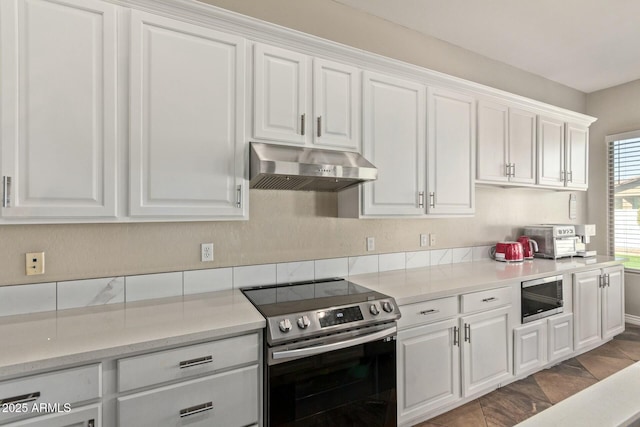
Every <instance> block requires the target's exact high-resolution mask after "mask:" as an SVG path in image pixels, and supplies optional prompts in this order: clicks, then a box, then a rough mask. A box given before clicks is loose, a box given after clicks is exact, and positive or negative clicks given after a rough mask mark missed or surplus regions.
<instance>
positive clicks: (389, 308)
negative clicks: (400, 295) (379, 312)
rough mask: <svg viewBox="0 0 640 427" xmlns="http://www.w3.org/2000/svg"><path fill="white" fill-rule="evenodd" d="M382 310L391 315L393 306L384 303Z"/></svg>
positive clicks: (387, 302)
mask: <svg viewBox="0 0 640 427" xmlns="http://www.w3.org/2000/svg"><path fill="white" fill-rule="evenodd" d="M382 309H383V310H384V311H386V312H387V313H391V312H392V311H393V306H392V305H391V303H390V302H389V301H385V302H383V303H382Z"/></svg>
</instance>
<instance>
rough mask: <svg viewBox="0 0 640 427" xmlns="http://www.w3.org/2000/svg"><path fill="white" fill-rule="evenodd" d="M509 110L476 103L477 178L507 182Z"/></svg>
mask: <svg viewBox="0 0 640 427" xmlns="http://www.w3.org/2000/svg"><path fill="white" fill-rule="evenodd" d="M508 120H509V108H507V106H506V105H502V104H496V103H493V102H487V101H479V102H478V150H477V152H476V153H477V168H478V169H477V178H478V180H481V181H491V182H507V181H509V177H508V173H507V167H508V166H507V164H508V163H509V147H508V141H509V139H508V138H509V126H508V123H509V122H508Z"/></svg>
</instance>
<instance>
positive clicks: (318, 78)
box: [312, 59, 361, 151]
mask: <svg viewBox="0 0 640 427" xmlns="http://www.w3.org/2000/svg"><path fill="white" fill-rule="evenodd" d="M360 106H361V103H360V70H359V69H357V68H355V67H350V66H348V65H343V64H338V63H336V62H331V61H325V60H323V59H314V60H313V112H314V123H313V127H312V128H313V129H314V133H313V141H314V144H317V145H321V146H326V147H328V148H334V149H335V148H339V149H342V150H352V151H360Z"/></svg>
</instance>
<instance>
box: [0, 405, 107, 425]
mask: <svg viewBox="0 0 640 427" xmlns="http://www.w3.org/2000/svg"><path fill="white" fill-rule="evenodd" d="M101 425H102V407H101V405H100V404H94V405H89V406H83V407H80V408H75V409H72V410H70V411H69V412H61V413H54V414H49V415H43V416H40V417H36V418H30V419H28V420H24V421H18V422H15V423H11V424H7V425H6V426H5V427H100V426H101Z"/></svg>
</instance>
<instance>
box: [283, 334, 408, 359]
mask: <svg viewBox="0 0 640 427" xmlns="http://www.w3.org/2000/svg"><path fill="white" fill-rule="evenodd" d="M396 333H397V328H396V327H395V326H393V327H391V328H387V329H384V330H382V331H378V332H374V333H372V334H368V335H363V336H361V337H357V338H353V339H350V340H346V341H338V342H334V343H331V344H324V345H319V346H315V347H306V348H299V349H296V350H284V351H274V352H273V356H272V357H273V359H274V360H278V359H288V358H293V357H295V358H298V357H305V356H315V355H316V354H321V353H327V352H329V351H333V350H340V349H343V348H347V347H353V346H354V345H360V344H365V343H368V342H371V341H377V340H381V339H383V338H387V337H390V336H393V335H395V334H396Z"/></svg>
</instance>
